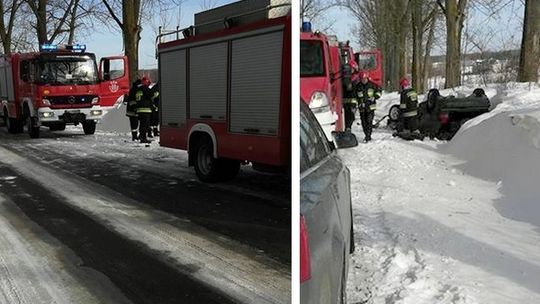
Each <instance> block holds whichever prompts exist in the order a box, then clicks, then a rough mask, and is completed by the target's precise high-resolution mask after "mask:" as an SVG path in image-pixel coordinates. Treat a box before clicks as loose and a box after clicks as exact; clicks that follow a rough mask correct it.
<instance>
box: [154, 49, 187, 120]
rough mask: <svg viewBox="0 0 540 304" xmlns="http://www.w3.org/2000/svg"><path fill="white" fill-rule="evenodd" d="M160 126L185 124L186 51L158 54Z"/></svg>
mask: <svg viewBox="0 0 540 304" xmlns="http://www.w3.org/2000/svg"><path fill="white" fill-rule="evenodd" d="M159 56H160V57H159V58H160V68H159V72H160V75H159V79H160V81H161V83H160V86H161V87H160V90H161V91H160V93H159V94H160V99H161V100H160V102H161V109H160V112H161V115H162V116H161V120H162V122H161V124H162V125H163V126H174V127H183V126H185V124H186V96H187V95H186V87H187V86H186V50H176V51H172V52H166V53H160V55H159Z"/></svg>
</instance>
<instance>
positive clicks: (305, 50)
mask: <svg viewBox="0 0 540 304" xmlns="http://www.w3.org/2000/svg"><path fill="white" fill-rule="evenodd" d="M323 58H324V56H323V50H322V43H321V41H319V40H301V41H300V76H301V77H307V76H324V74H325V73H324V72H325V71H324V60H323Z"/></svg>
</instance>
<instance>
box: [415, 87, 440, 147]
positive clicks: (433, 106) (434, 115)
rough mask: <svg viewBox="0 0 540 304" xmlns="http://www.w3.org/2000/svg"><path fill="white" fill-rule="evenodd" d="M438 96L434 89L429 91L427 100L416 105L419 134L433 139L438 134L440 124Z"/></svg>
mask: <svg viewBox="0 0 540 304" xmlns="http://www.w3.org/2000/svg"><path fill="white" fill-rule="evenodd" d="M440 114H441V103H440V94H439V91H438V90H436V89H432V90H429V92H428V95H427V100H426V101H424V102H422V103H420V104H419V105H418V122H419V124H418V129H419V130H420V133H422V135H425V136H429V138H430V139H434V138H435V137H437V135H438V134H439V130H440V129H441V122H440V121H439V116H440Z"/></svg>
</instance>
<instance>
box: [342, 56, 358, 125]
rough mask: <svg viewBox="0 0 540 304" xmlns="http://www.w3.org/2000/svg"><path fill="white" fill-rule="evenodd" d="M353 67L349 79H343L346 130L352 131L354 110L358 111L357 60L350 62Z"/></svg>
mask: <svg viewBox="0 0 540 304" xmlns="http://www.w3.org/2000/svg"><path fill="white" fill-rule="evenodd" d="M349 65H350V67H351V75H350V78H348V79H347V80H348V81H343V92H344V93H343V95H344V96H343V97H344V98H343V111H344V112H345V131H346V132H351V127H352V124H353V122H354V120H355V119H356V118H355V117H354V116H355V115H354V112H356V107H357V105H358V102H357V99H356V96H355V88H356V86H357V85H358V74H359V73H358V65H357V64H356V62H354V61H351V62H350V63H349Z"/></svg>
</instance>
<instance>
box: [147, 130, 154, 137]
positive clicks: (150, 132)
mask: <svg viewBox="0 0 540 304" xmlns="http://www.w3.org/2000/svg"><path fill="white" fill-rule="evenodd" d="M146 137H148V138H153V137H154V136H153V135H152V129H151V128H148V134H146Z"/></svg>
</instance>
